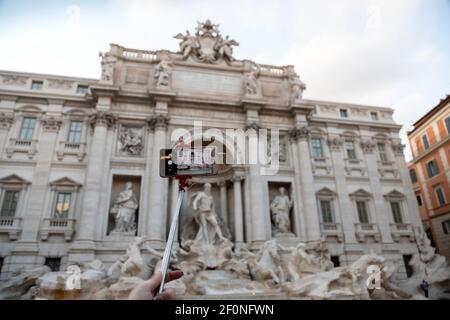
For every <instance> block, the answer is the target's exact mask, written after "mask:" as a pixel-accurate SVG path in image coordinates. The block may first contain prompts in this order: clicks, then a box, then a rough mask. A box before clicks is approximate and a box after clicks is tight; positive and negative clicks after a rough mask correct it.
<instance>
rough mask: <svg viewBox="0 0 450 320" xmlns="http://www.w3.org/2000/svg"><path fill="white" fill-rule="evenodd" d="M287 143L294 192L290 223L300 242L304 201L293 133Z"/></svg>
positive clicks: (295, 140) (302, 230)
mask: <svg viewBox="0 0 450 320" xmlns="http://www.w3.org/2000/svg"><path fill="white" fill-rule="evenodd" d="M289 142H290V146H291V154H292V163H293V165H294V190H295V193H294V194H293V197H294V199H293V201H294V208H293V210H294V216H295V219H294V221H292V223H293V226H294V232H295V234H296V235H297V237H299V238H300V239H301V240H302V241H306V240H307V238H306V217H305V207H304V201H303V199H302V187H301V180H300V171H301V169H300V164H299V162H298V159H297V155H298V149H297V136H296V135H295V133H294V132H290V137H289Z"/></svg>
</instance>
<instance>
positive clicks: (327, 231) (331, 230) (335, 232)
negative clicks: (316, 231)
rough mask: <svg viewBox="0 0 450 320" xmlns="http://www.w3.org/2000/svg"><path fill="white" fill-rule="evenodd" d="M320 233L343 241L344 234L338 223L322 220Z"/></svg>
mask: <svg viewBox="0 0 450 320" xmlns="http://www.w3.org/2000/svg"><path fill="white" fill-rule="evenodd" d="M320 227H321V230H322V233H323V234H324V235H325V236H327V237H336V238H337V240H338V241H339V242H342V241H344V234H343V232H342V229H341V224H340V223H334V222H322V223H321V224H320Z"/></svg>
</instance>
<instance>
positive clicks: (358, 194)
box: [349, 188, 372, 198]
mask: <svg viewBox="0 0 450 320" xmlns="http://www.w3.org/2000/svg"><path fill="white" fill-rule="evenodd" d="M349 196H350V197H355V198H356V197H358V198H370V197H371V196H372V194H371V193H370V192H368V191H366V190H364V189H362V188H360V189H358V190H356V191H354V192H352V193H350V194H349Z"/></svg>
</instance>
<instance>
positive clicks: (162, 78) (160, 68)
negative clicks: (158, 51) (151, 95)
mask: <svg viewBox="0 0 450 320" xmlns="http://www.w3.org/2000/svg"><path fill="white" fill-rule="evenodd" d="M171 71H172V67H171V65H170V62H169V61H167V60H161V61H160V62H159V63H158V64H157V65H156V68H155V75H154V77H155V79H156V86H157V87H167V86H169V82H170V79H169V78H170V73H171Z"/></svg>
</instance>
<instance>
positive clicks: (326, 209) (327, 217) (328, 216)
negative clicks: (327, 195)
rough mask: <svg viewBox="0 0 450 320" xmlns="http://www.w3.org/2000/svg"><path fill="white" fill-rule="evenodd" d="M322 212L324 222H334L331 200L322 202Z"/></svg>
mask: <svg viewBox="0 0 450 320" xmlns="http://www.w3.org/2000/svg"><path fill="white" fill-rule="evenodd" d="M320 211H321V213H322V222H324V223H333V222H334V219H333V212H332V211H331V200H320Z"/></svg>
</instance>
